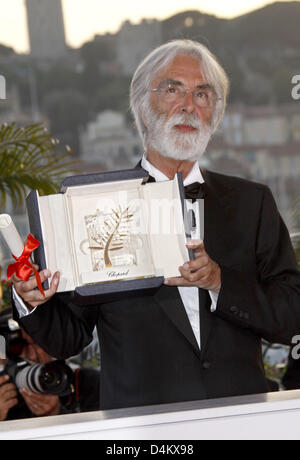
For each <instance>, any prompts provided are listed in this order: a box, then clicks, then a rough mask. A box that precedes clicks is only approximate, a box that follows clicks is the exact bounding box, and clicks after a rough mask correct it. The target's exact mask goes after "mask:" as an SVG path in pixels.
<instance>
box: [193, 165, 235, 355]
mask: <svg viewBox="0 0 300 460" xmlns="http://www.w3.org/2000/svg"><path fill="white" fill-rule="evenodd" d="M201 173H202V176H203V179H204V181H205V187H206V191H207V193H206V197H205V200H204V246H205V250H206V252H207V253H208V255H209V256H210V257H211V259H213V260H214V261H216V262H217V263H219V264H222V263H224V262H225V263H228V261H227V260H226V257H227V256H226V254H227V249H226V242H225V241H224V238H225V240H226V238H227V237H229V238H230V239H231V238H232V235H231V232H228V227H229V228H230V226H231V225H230V223H231V221H232V217H233V216H232V213H234V206H233V202H234V201H233V195H234V192H233V190H232V189H231V187H227V186H226V187H225V186H224V185H223V184H220V183H219V181H215V180H214V174H213V173H210V172H209V171H206V170H201ZM226 229H227V230H226ZM228 233H230V234H228ZM224 243H225V245H224ZM199 305H200V331H201V352H202V353H204V351H205V347H206V345H207V343H208V340H209V336H210V333H211V331H212V323H213V316H214V315H213V313H211V298H210V295H209V292H208V291H207V290H204V289H199Z"/></svg>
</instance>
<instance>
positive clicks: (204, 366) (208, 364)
mask: <svg viewBox="0 0 300 460" xmlns="http://www.w3.org/2000/svg"><path fill="white" fill-rule="evenodd" d="M210 366H211V364H210V362H209V361H203V363H202V367H203V369H209V368H210Z"/></svg>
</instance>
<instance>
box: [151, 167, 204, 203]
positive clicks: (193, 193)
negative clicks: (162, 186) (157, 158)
mask: <svg viewBox="0 0 300 460" xmlns="http://www.w3.org/2000/svg"><path fill="white" fill-rule="evenodd" d="M147 182H155V179H154V177H152V176H150V174H149V179H148V181H147ZM184 194H185V198H187V199H188V200H193V201H195V200H198V199H202V198H205V197H206V190H205V183H202V184H200V182H193V183H192V184H190V185H186V186H185V187H184Z"/></svg>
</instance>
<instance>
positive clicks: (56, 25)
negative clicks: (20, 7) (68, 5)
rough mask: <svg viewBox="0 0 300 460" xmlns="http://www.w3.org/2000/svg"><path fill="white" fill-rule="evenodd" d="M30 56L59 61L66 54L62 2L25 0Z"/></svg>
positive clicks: (57, 0)
mask: <svg viewBox="0 0 300 460" xmlns="http://www.w3.org/2000/svg"><path fill="white" fill-rule="evenodd" d="M25 1H26V9H27V23H28V31H29V42H30V54H31V56H32V57H34V58H37V59H57V58H60V57H63V56H64V55H65V54H66V40H65V27H64V19H63V11H62V4H61V0H25Z"/></svg>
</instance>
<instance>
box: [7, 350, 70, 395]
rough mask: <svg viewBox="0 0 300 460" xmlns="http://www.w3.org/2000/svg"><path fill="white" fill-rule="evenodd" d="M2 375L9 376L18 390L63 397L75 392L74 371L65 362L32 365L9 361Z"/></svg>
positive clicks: (17, 360) (21, 361) (22, 361)
mask: <svg viewBox="0 0 300 460" xmlns="http://www.w3.org/2000/svg"><path fill="white" fill-rule="evenodd" d="M0 375H9V376H10V378H11V381H12V382H13V383H14V384H15V385H16V387H17V388H18V389H21V388H26V389H28V390H30V391H33V392H34V393H39V394H52V395H57V396H60V397H61V396H67V395H69V394H71V393H72V392H73V371H72V369H71V368H70V367H69V366H68V365H67V364H66V363H65V362H64V361H50V362H49V363H46V364H31V363H28V362H27V361H24V360H21V359H16V360H9V361H8V363H7V364H6V366H5V368H4V370H3V371H2V372H1V373H0Z"/></svg>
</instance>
